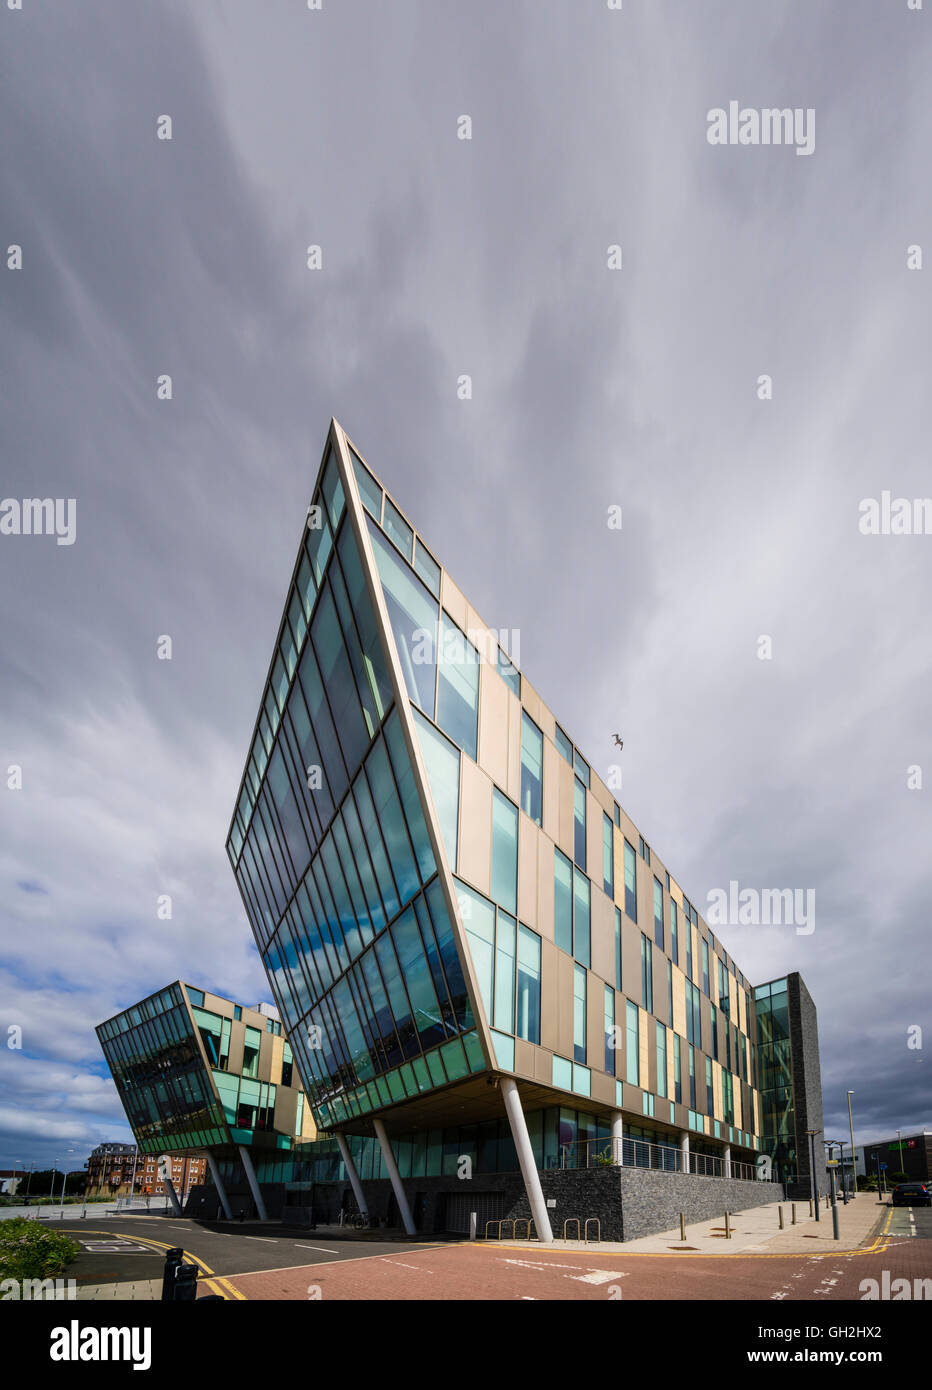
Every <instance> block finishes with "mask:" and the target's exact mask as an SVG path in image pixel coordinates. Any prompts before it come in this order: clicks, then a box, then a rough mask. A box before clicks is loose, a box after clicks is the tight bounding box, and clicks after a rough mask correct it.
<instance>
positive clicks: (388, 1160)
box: [372, 1119, 417, 1236]
mask: <svg viewBox="0 0 932 1390" xmlns="http://www.w3.org/2000/svg"><path fill="white" fill-rule="evenodd" d="M372 1123H373V1125H374V1126H375V1135H376V1138H377V1139H378V1141H379V1146H380V1147H381V1150H382V1157H383V1158H384V1160H385V1167H386V1168H387V1169H388V1176H389V1178H390V1179H391V1183H392V1191H393V1192H394V1194H395V1201H396V1202H397V1203H398V1210H399V1211H400V1212H401V1219H402V1221H403V1222H404V1228H405V1230H406V1231H407V1233H408V1235H409V1236H413V1235H416V1234H417V1230H416V1228H415V1225H414V1217H413V1216H412V1215H411V1208H410V1207H409V1206H408V1199H407V1197H406V1196H405V1190H404V1188H403V1187H402V1185H401V1174H400V1173H399V1172H398V1164H397V1163H396V1162H395V1155H394V1154H393V1153H392V1146H391V1144H390V1143H389V1141H388V1135H387V1134H386V1133H385V1126H384V1124H383V1123H382V1121H381V1120H379V1119H374V1120H373V1121H372Z"/></svg>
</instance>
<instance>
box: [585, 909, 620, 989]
mask: <svg viewBox="0 0 932 1390" xmlns="http://www.w3.org/2000/svg"><path fill="white" fill-rule="evenodd" d="M590 935H591V942H592V950H591V957H592V969H593V970H594V971H595V973H596V974H597V975H601V977H602V979H603V980H604V981H605V982H606V983H607V984H610V985H614V983H615V909H614V907H613V906H612V904H611V902H609V900H608V898H607V897H606V896H605V894H604V893H599V892H597V891H595V890H593V893H592V909H591V912H590Z"/></svg>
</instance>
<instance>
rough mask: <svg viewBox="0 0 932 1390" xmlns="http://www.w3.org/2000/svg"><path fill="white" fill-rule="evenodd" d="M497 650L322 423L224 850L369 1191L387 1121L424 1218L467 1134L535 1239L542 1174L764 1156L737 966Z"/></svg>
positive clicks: (305, 1067) (332, 1117)
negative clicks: (430, 1183) (523, 1208)
mask: <svg viewBox="0 0 932 1390" xmlns="http://www.w3.org/2000/svg"><path fill="white" fill-rule="evenodd" d="M506 645H507V644H506V643H505V642H504V641H500V640H499V636H498V634H496V633H495V632H494V631H492V630H490V629H489V628H488V627H487V626H486V625H485V624H484V623H483V622H482V620H481V618H480V616H479V614H478V613H477V612H476V611H475V609H473V607H472V606H471V605H470V603H469V602H468V600H467V598H466V597H465V595H464V594H463V593H462V592H461V591H460V589H458V588H457V586H456V585H455V584H454V582H453V581H452V579H451V578H450V576H449V575H448V574H447V572H446V571H445V570H444V569H443V568H442V567H441V565H440V564H439V563H438V561H437V559H436V558H435V556H434V553H433V552H432V550H431V549H429V548H428V546H427V545H426V544H425V542H424V540H423V539H422V537H421V536H420V535H419V534H418V533H417V532H416V531H415V528H414V527H413V525H412V524H411V522H410V521H409V520H408V518H407V517H406V516H405V515H404V514H403V512H402V511H401V509H400V507H399V506H398V505H397V504H396V502H395V501H394V500H393V499H392V498H391V497H389V496H388V494H387V493H386V492H385V490H384V488H383V487H382V485H381V483H380V482H379V481H378V480H377V478H376V476H375V474H374V473H373V471H372V470H371V469H370V468H369V466H368V465H367V463H366V462H365V460H364V459H363V458H362V456H361V454H360V452H359V450H358V449H356V448H355V446H354V445H353V444H352V443H351V441H350V440H349V439H348V438H347V436H346V435H345V433H344V431H343V430H342V429H341V427H340V426H339V425H338V424H337V422H336V421H332V422H331V426H330V430H329V432H328V438H327V441H326V445H325V448H324V452H323V457H322V461H321V466H320V471H319V474H318V479H317V483H316V486H315V489H314V492H313V501H312V504H311V506H310V507H309V508H308V513H307V517H306V519H305V522H304V525H303V527H302V535H301V539H300V543H299V547H298V554H297V558H296V561H295V564H294V569H293V572H292V576H291V582H290V584H289V587H288V593H287V597H286V602H285V609H284V613H283V616H282V620H281V624H280V627H279V631H278V636H277V640H276V643H275V648H274V651H273V654H272V659H271V663H270V666H269V671H268V675H267V679H266V683H265V688H264V690H263V692H262V698H261V703H260V707H259V714H258V718H257V721H256V725H255V728H254V731H253V734H252V739H251V745H250V751H249V754H248V757H247V762H246V768H245V771H244V774H243V779H242V783H241V786H240V790H239V793H238V797H237V802H236V808H235V812H234V815H233V819H232V823H231V825H230V830H229V836H228V841H227V850H228V854H229V857H230V861H231V864H232V866H233V870H234V872H235V875H236V879H237V883H238V885H239V888H240V892H241V895H242V899H243V902H244V905H245V908H246V911H247V914H248V916H249V920H250V923H251V925H252V930H253V932H254V935H255V938H256V942H257V944H258V947H259V950H260V952H261V954H262V959H263V961H264V963H265V967H266V971H267V974H268V978H269V982H270V985H271V988H272V990H273V992H274V995H275V998H276V1000H277V1003H278V1007H279V1009H280V1011H281V1016H282V1019H283V1021H284V1023H285V1026H286V1028H287V1031H288V1034H289V1037H290V1038H291V1042H292V1046H293V1048H294V1053H295V1059H296V1061H297V1064H298V1067H299V1070H300V1072H301V1075H302V1077H303V1079H304V1082H305V1085H306V1088H307V1093H308V1099H309V1101H310V1104H311V1107H312V1109H313V1112H314V1118H315V1122H316V1124H317V1126H318V1127H319V1129H321V1130H324V1131H327V1132H329V1133H332V1134H333V1136H334V1138H335V1141H336V1143H337V1145H338V1146H339V1150H340V1152H341V1154H342V1155H343V1158H344V1162H345V1164H346V1171H347V1175H348V1177H349V1179H350V1180H351V1181H352V1183H353V1188H354V1192H355V1194H356V1198H357V1201H358V1203H359V1205H360V1206H361V1207H363V1208H364V1207H365V1197H364V1194H363V1192H362V1188H361V1183H360V1179H359V1174H358V1172H357V1171H356V1166H355V1164H354V1162H353V1161H352V1158H351V1155H350V1151H349V1148H348V1147H347V1139H348V1138H349V1137H352V1136H355V1137H357V1138H358V1137H360V1136H363V1137H364V1136H370V1137H371V1136H375V1138H376V1139H377V1140H378V1144H379V1151H380V1152H379V1161H378V1164H377V1166H378V1167H379V1171H380V1172H381V1173H384V1174H385V1175H386V1176H387V1177H389V1178H390V1179H391V1181H392V1184H393V1191H394V1195H395V1200H396V1203H397V1210H398V1212H399V1214H400V1216H401V1218H402V1220H403V1222H404V1224H405V1226H406V1228H407V1229H408V1230H413V1229H414V1219H413V1216H412V1213H411V1210H410V1204H409V1202H408V1199H407V1197H406V1194H405V1189H404V1179H405V1178H408V1177H411V1178H418V1177H425V1178H426V1177H429V1176H431V1175H439V1174H443V1173H449V1172H451V1171H452V1172H455V1169H456V1164H457V1163H458V1162H459V1159H460V1158H461V1157H462V1156H466V1157H469V1158H470V1161H471V1162H473V1161H474V1164H475V1167H476V1169H477V1170H479V1171H481V1170H483V1169H484V1170H486V1171H490V1170H491V1165H493V1164H494V1165H496V1166H497V1168H498V1171H502V1170H503V1168H504V1167H505V1166H506V1165H507V1167H508V1168H510V1169H516V1168H520V1171H521V1174H522V1177H523V1179H524V1183H525V1187H526V1190H527V1196H528V1200H529V1202H530V1205H531V1210H532V1212H533V1216H534V1220H535V1222H536V1226H537V1231H538V1233H539V1235H540V1237H541V1239H544V1240H547V1239H550V1235H551V1232H550V1223H549V1219H548V1215H547V1207H546V1204H545V1201H544V1198H543V1192H542V1187H541V1182H540V1178H539V1174H540V1172H541V1171H545V1172H546V1170H547V1169H548V1168H551V1167H560V1168H566V1167H586V1166H587V1165H590V1164H593V1163H596V1162H605V1161H607V1162H609V1163H611V1162H615V1163H621V1162H635V1163H639V1162H642V1161H643V1162H649V1163H650V1164H651V1166H660V1167H670V1168H679V1169H681V1170H682V1169H686V1170H688V1171H690V1172H694V1173H695V1172H702V1173H706V1174H720V1175H722V1176H725V1175H728V1176H732V1177H734V1176H737V1175H740V1176H748V1177H750V1176H753V1168H752V1166H751V1165H753V1164H754V1162H755V1159H756V1156H757V1153H758V1150H759V1148H760V1136H761V1133H762V1115H761V1104H760V1095H759V1091H758V1084H757V1078H756V1067H755V1047H754V1040H755V1037H756V1033H755V1021H754V1001H753V997H752V987H751V985H750V984H749V982H748V981H747V980H746V978H745V976H744V975H743V973H742V972H741V970H740V969H739V968H738V967H737V965H736V963H735V961H734V960H733V959H732V957H731V956H730V955H729V954H728V952H727V951H726V950H725V948H724V946H723V945H722V943H721V942H720V941H719V940H717V939H716V937H715V936H714V935H713V933H712V932H711V931H710V930H709V928H708V926H707V924H706V923H705V922H704V921H703V919H702V918H701V917H700V915H699V913H698V911H697V910H696V908H695V906H694V905H693V904H692V903H691V902H690V900H689V899H688V897H687V896H686V895H685V894H684V892H683V889H682V888H681V886H680V884H679V883H678V882H677V881H676V879H675V878H674V877H673V875H672V874H671V872H670V871H669V870H668V869H667V867H666V866H665V865H664V864H663V863H662V862H661V861H660V860H659V858H658V857H657V855H656V854H655V853H653V851H652V849H651V847H650V845H649V844H648V843H647V842H646V841H645V839H644V838H643V836H642V835H641V834H640V833H639V831H638V829H637V828H636V827H635V826H634V825H633V823H632V822H631V820H630V819H629V817H628V816H627V815H626V813H625V812H624V810H623V809H622V808H621V807H620V806H619V804H618V803H617V801H615V799H614V796H613V793H612V791H611V790H610V789H609V787H608V786H607V785H606V784H605V783H604V782H603V781H602V779H601V778H600V777H599V776H598V775H597V773H596V772H595V771H594V770H593V768H592V767H591V765H590V763H589V761H588V760H587V759H586V758H585V756H584V754H583V752H582V751H581V750H580V749H579V748H578V747H576V745H575V744H574V742H573V740H572V739H571V738H570V736H569V735H568V734H567V733H566V732H565V730H564V729H563V728H562V727H561V726H560V725H559V724H558V723H557V721H556V719H555V717H554V715H553V714H552V713H551V711H550V710H549V709H548V708H547V706H546V705H545V704H544V702H543V700H542V699H541V697H540V695H539V694H538V693H537V691H536V690H535V689H534V688H533V687H532V686H531V684H530V682H529V681H528V680H527V677H526V676H525V675H524V674H523V673H522V672H521V671H520V670H519V669H518V666H517V664H516V662H514V661H512V659H511V656H510V655H509V654H508V651H507V650H506ZM634 1140H637V1144H635V1143H634ZM651 1146H655V1147H653V1148H652V1147H651ZM357 1147H358V1146H357ZM370 1147H371V1146H370ZM369 1151H370V1150H367V1152H369ZM645 1155H646V1158H645ZM658 1155H659V1157H658ZM665 1155H666V1156H665ZM738 1165H747V1166H746V1167H739V1166H738ZM399 1168H400V1169H401V1171H400V1172H399Z"/></svg>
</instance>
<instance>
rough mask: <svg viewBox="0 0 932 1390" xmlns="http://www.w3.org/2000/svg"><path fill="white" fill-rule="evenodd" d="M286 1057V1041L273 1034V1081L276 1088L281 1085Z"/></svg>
mask: <svg viewBox="0 0 932 1390" xmlns="http://www.w3.org/2000/svg"><path fill="white" fill-rule="evenodd" d="M284 1057H285V1039H284V1038H283V1037H276V1036H275V1034H274V1033H273V1034H272V1076H271V1080H272V1081H273V1082H274V1083H275V1085H276V1086H280V1085H281V1081H282V1062H283V1061H284Z"/></svg>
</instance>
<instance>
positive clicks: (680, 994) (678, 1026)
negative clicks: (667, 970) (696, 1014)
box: [673, 965, 686, 1038]
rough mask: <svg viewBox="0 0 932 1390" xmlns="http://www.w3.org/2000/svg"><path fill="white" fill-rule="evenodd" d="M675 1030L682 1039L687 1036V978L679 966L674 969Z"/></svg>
mask: <svg viewBox="0 0 932 1390" xmlns="http://www.w3.org/2000/svg"><path fill="white" fill-rule="evenodd" d="M673 1028H674V1031H675V1032H677V1033H679V1035H680V1037H681V1038H685V1036H686V976H685V975H684V974H683V972H682V970H681V969H680V968H679V966H678V965H674V967H673Z"/></svg>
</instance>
